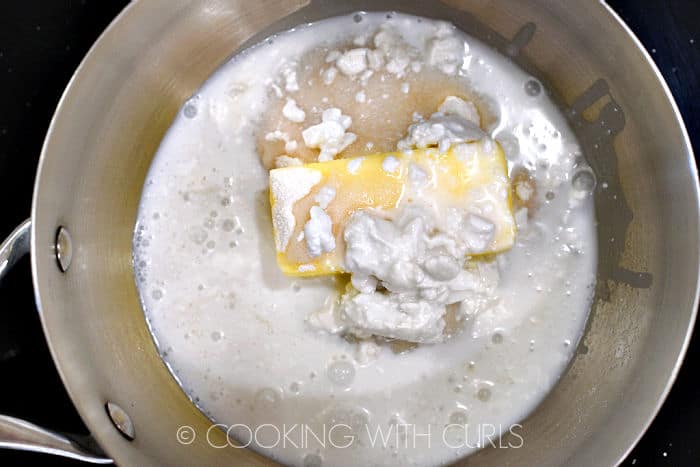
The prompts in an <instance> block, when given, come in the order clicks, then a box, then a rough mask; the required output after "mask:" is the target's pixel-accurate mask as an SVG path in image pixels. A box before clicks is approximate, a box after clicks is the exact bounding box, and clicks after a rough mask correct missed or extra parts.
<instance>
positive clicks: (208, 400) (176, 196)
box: [134, 13, 596, 465]
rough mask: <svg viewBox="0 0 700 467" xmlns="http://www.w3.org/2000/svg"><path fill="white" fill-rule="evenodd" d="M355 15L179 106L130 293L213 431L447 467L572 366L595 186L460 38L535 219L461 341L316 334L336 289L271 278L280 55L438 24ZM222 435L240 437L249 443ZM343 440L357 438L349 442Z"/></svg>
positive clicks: (228, 74) (511, 72)
mask: <svg viewBox="0 0 700 467" xmlns="http://www.w3.org/2000/svg"><path fill="white" fill-rule="evenodd" d="M360 19H361V21H359V22H358V21H357V15H355V17H353V16H347V17H340V18H334V19H329V20H326V21H322V22H319V23H315V24H313V25H308V26H304V27H300V28H298V29H297V30H293V31H291V32H288V33H284V34H281V35H279V36H277V37H275V38H274V41H273V42H272V43H269V42H266V43H263V44H261V45H259V46H256V47H254V48H253V49H250V50H248V51H246V52H243V53H241V54H239V55H237V56H236V57H234V58H233V59H232V60H231V61H230V62H229V63H227V64H226V65H225V66H223V67H222V68H221V69H220V70H219V71H218V72H217V73H216V74H215V75H213V76H212V77H211V78H210V79H209V80H208V81H207V82H206V83H205V85H204V86H203V87H202V88H201V89H200V91H199V92H198V93H197V94H196V95H195V96H194V97H193V98H191V99H190V100H189V101H188V102H187V103H186V104H185V105H184V106H183V108H182V110H181V112H180V113H179V115H178V117H177V119H176V120H175V122H174V123H173V125H172V127H171V129H170V131H169V132H168V134H167V136H166V137H165V139H164V140H163V142H162V144H161V147H160V149H159V151H158V153H157V154H156V157H155V159H154V161H153V165H152V167H151V170H150V173H149V175H148V179H147V184H146V187H145V189H144V192H143V197H142V201H141V206H140V210H139V220H138V225H137V228H136V232H135V236H134V266H135V271H136V275H137V284H138V288H139V291H140V294H141V299H142V301H143V304H144V309H145V313H146V317H147V319H148V322H149V324H150V326H151V329H152V332H153V335H154V338H155V339H156V342H157V344H158V346H159V349H160V350H161V352H162V355H163V358H164V360H165V362H166V363H167V364H168V365H169V367H170V368H171V370H172V371H173V373H174V374H175V375H176V377H177V378H178V380H179V381H180V383H181V384H182V386H183V388H184V389H185V391H186V392H187V393H188V394H189V395H190V396H191V397H192V399H193V400H194V401H195V403H197V404H198V405H199V406H200V408H201V409H202V410H203V411H204V412H205V413H206V414H207V415H209V416H210V417H211V418H212V419H213V420H215V421H216V422H218V423H221V424H224V425H233V424H245V425H248V426H249V427H251V429H252V430H255V427H256V426H260V425H263V424H272V425H275V426H276V427H278V429H279V430H280V431H281V430H282V429H283V426H285V425H286V427H287V428H289V427H291V426H292V425H294V424H299V425H302V427H303V426H306V427H307V428H308V429H310V430H313V431H314V433H315V434H316V435H318V436H319V437H320V436H321V434H322V433H323V432H324V429H325V432H326V435H327V442H326V443H325V445H326V447H325V448H323V446H322V445H321V444H320V443H319V442H316V440H315V439H314V438H313V437H310V438H308V437H307V442H306V443H303V442H300V438H299V436H300V435H299V432H298V431H296V432H294V433H296V435H294V433H292V436H297V438H294V439H295V440H296V444H297V445H298V446H300V447H295V446H294V445H292V444H290V443H286V446H284V445H283V444H284V443H282V442H275V441H276V439H277V436H278V433H275V431H274V430H272V429H262V430H259V431H258V432H257V440H254V441H257V443H259V444H262V445H274V446H275V447H272V448H269V449H262V448H260V447H258V449H260V450H261V452H263V453H264V454H266V455H269V456H271V457H273V458H275V459H276V460H278V461H280V462H283V463H285V464H296V465H318V464H319V462H320V463H323V464H325V465H358V464H359V465H362V464H368V465H380V464H387V463H390V464H397V465H409V464H415V465H435V464H441V463H446V462H450V461H454V460H456V459H458V458H460V457H462V456H464V455H466V454H468V453H469V452H472V451H474V450H475V449H476V445H477V442H478V441H479V440H480V439H481V438H480V436H481V435H483V431H484V430H483V427H485V426H493V427H495V429H496V430H497V431H499V427H500V429H502V430H504V431H508V427H509V426H510V425H511V424H513V423H516V422H518V421H519V420H521V419H523V418H524V417H525V416H526V415H527V414H528V413H529V412H530V411H532V410H533V409H534V408H535V406H536V405H537V404H538V403H539V402H540V401H541V400H542V399H543V397H544V396H545V395H546V393H547V392H548V391H549V390H550V389H551V388H552V386H553V385H554V383H555V382H556V381H557V379H558V378H559V376H560V375H561V373H562V371H563V370H564V368H565V367H566V365H567V363H568V361H569V360H570V358H571V356H572V354H573V351H574V349H575V347H576V343H577V342H578V339H579V337H580V335H581V332H582V330H583V327H584V324H585V319H586V316H587V313H588V309H589V305H590V299H591V293H592V287H591V286H592V284H593V281H594V278H595V266H596V264H595V262H596V244H595V231H594V229H595V227H594V216H593V206H592V200H591V197H590V193H589V192H590V190H591V189H592V184H593V183H594V180H593V179H591V180H589V181H590V183H579V182H580V180H581V178H582V177H587V176H589V175H588V172H585V173H584V175H581V173H583V172H581V171H582V170H585V167H582V166H581V162H580V157H579V156H580V154H579V147H578V145H577V143H576V140H575V138H574V136H573V134H572V132H571V131H570V129H569V128H568V127H567V125H566V122H565V120H564V118H563V117H562V116H561V114H560V113H559V111H558V110H557V108H556V107H555V106H554V104H553V103H552V102H551V101H550V100H549V99H548V98H547V96H546V94H545V93H544V92H543V91H542V90H541V85H539V83H537V82H535V81H532V78H531V77H529V76H528V75H527V74H525V73H524V72H523V71H522V70H520V69H519V68H517V67H516V66H514V65H513V64H512V63H511V62H509V61H508V60H507V59H506V58H504V57H502V56H500V55H498V54H497V53H496V52H494V51H492V50H491V49H489V48H488V47H486V46H485V45H483V44H481V43H479V42H478V41H477V40H475V39H473V38H471V37H468V36H466V35H463V34H461V33H460V36H459V37H461V38H463V40H464V41H465V42H466V43H468V45H469V54H470V55H471V56H472V59H471V65H470V67H469V69H468V70H466V71H464V72H463V73H462V75H463V78H462V79H463V80H464V83H465V89H470V88H471V89H472V90H474V91H476V92H477V93H478V94H479V95H480V96H482V97H484V98H486V99H488V100H489V101H490V102H491V103H492V105H493V107H494V109H495V111H496V114H497V115H498V118H497V119H496V123H495V124H494V125H492V127H491V128H490V134H491V136H492V137H493V138H495V139H497V140H499V141H500V142H501V144H502V145H503V147H504V150H505V151H506V155H507V157H508V159H509V166H510V167H511V168H512V167H513V166H517V165H519V166H523V167H525V168H527V169H528V170H530V171H531V174H532V175H533V176H534V178H535V180H536V183H537V195H536V196H537V204H538V208H537V209H536V210H531V212H530V218H529V219H528V218H527V217H526V216H523V215H522V214H521V215H520V217H519V223H520V225H519V227H520V229H519V233H518V238H517V243H516V246H515V247H514V248H513V249H512V250H511V251H510V252H508V253H506V254H504V255H502V257H501V258H500V259H499V266H500V272H501V282H500V285H499V288H498V293H497V295H498V299H499V302H498V304H497V306H494V307H492V308H490V309H489V310H488V311H487V312H485V313H483V314H481V315H479V316H477V317H474V318H473V319H472V320H471V321H470V322H468V323H467V324H466V331H465V332H464V333H463V334H462V335H460V336H458V337H456V338H454V339H452V340H450V341H448V342H446V343H443V344H439V345H423V346H419V347H417V348H415V349H413V350H411V351H408V352H404V353H395V352H392V351H391V350H390V349H389V348H382V349H381V350H380V352H379V354H378V355H374V353H375V352H376V350H377V349H376V348H369V349H368V348H367V347H366V346H365V347H363V346H358V345H357V344H356V343H353V342H349V341H347V340H344V339H342V338H340V337H338V336H336V335H329V334H326V333H323V332H319V331H315V330H313V329H312V328H311V327H309V326H308V324H307V323H306V322H305V320H306V318H307V316H308V315H309V313H310V312H312V311H314V310H315V309H317V308H318V307H319V306H321V305H322V304H323V303H324V301H326V300H329V299H332V298H333V297H334V296H335V295H336V294H337V290H336V289H337V287H338V284H336V281H335V279H334V278H330V277H329V278H320V279H312V280H293V279H290V278H287V277H285V276H284V275H283V274H282V273H281V272H280V271H279V270H278V269H277V265H276V261H275V247H274V240H273V238H272V230H271V223H270V218H269V215H270V214H269V204H268V191H267V182H268V176H267V170H266V169H265V168H264V167H263V166H262V165H261V162H260V158H259V156H258V154H257V153H256V129H257V125H258V122H259V120H260V118H261V115H262V113H263V112H264V111H265V109H266V106H267V105H268V102H269V101H268V91H269V88H268V86H269V83H270V79H272V78H274V77H275V76H276V75H277V74H278V73H279V72H280V67H281V63H283V62H284V59H286V60H288V61H289V60H296V59H298V58H299V57H300V56H301V55H303V54H304V53H306V52H308V51H310V50H312V49H314V48H317V47H322V46H328V45H332V44H335V43H340V42H343V43H344V42H347V41H349V40H352V38H353V37H355V36H358V35H361V34H363V33H365V32H369V31H373V30H375V29H376V28H377V27H378V26H379V25H380V24H381V23H382V22H385V21H390V22H392V23H393V24H394V26H395V27H396V28H397V29H398V30H399V31H400V32H401V33H402V35H403V36H404V37H405V39H406V40H407V41H409V42H411V43H416V44H418V43H420V41H421V38H425V37H427V36H429V35H430V34H432V33H433V31H434V29H435V23H434V22H433V21H430V20H427V19H420V20H419V19H417V18H415V17H411V16H406V15H400V14H394V15H393V16H392V18H391V19H387V17H386V15H385V14H380V13H373V14H363V15H361V17H360ZM267 78H269V79H267ZM533 83H534V84H533ZM358 102H359V101H358ZM573 180H578V182H576V183H573V184H572V181H573ZM402 424H405V425H402ZM449 424H453V425H460V426H462V427H465V426H466V430H465V428H461V429H454V426H453V427H452V428H450V429H447V430H446V429H445V426H446V425H449ZM339 425H341V426H342V427H341V428H338V429H337V430H336V431H335V435H334V437H335V438H334V440H333V441H334V442H330V438H332V437H333V435H331V434H330V433H329V430H330V428H332V427H333V426H339ZM392 427H393V428H392ZM378 429H380V430H382V433H384V434H385V435H386V434H388V435H389V436H387V437H386V440H384V439H383V438H381V437H379V438H378V437H377V436H376V434H377V433H378V432H377V430H378ZM488 431H490V429H489V430H487V432H488ZM516 431H517V428H516ZM426 433H430V436H421V434H422V435H425V434H426ZM232 434H234V435H237V436H239V437H240V438H241V440H242V441H243V442H248V441H249V440H248V439H247V438H248V435H249V433H248V432H247V431H246V430H243V429H239V430H234V431H233V432H232ZM174 435H175V434H173V436H174ZM348 435H350V436H352V439H353V442H352V443H351V445H350V446H348V447H341V446H344V445H345V444H346V440H348V439H349V438H346V436H348ZM428 441H429V442H430V446H429V447H428ZM333 445H335V446H336V447H333ZM252 446H255V442H253V444H252Z"/></svg>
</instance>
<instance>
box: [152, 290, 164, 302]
mask: <svg viewBox="0 0 700 467" xmlns="http://www.w3.org/2000/svg"><path fill="white" fill-rule="evenodd" d="M151 297H153V300H160V299H161V298H163V291H162V290H160V289H154V290H153V292H151Z"/></svg>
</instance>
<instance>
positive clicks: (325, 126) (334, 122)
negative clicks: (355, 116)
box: [302, 108, 357, 162]
mask: <svg viewBox="0 0 700 467" xmlns="http://www.w3.org/2000/svg"><path fill="white" fill-rule="evenodd" d="M350 125H352V118H351V117H350V116H348V115H343V113H342V112H341V110H340V109H337V108H331V109H327V110H325V111H324V112H323V115H322V117H321V123H319V124H318V125H313V126H310V127H309V128H307V129H306V130H304V131H303V132H302V137H303V138H304V143H305V144H306V146H307V147H309V148H313V149H320V150H321V152H320V154H319V155H318V160H319V162H325V161H330V160H333V158H335V156H336V155H337V154H339V153H340V152H342V151H343V150H344V149H345V148H347V147H348V146H350V145H351V144H352V143H354V142H355V140H356V139H357V135H355V134H354V133H349V132H346V130H347V129H349V128H350Z"/></svg>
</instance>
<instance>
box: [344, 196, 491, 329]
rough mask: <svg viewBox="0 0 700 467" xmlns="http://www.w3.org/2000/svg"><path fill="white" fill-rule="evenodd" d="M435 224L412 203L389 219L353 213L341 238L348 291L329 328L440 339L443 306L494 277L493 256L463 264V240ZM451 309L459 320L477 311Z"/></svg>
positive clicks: (483, 288)
mask: <svg viewBox="0 0 700 467" xmlns="http://www.w3.org/2000/svg"><path fill="white" fill-rule="evenodd" d="M437 225H438V224H437V222H436V221H435V220H434V219H433V214H432V213H431V212H429V211H427V210H426V209H425V208H423V207H421V206H419V205H412V206H408V207H406V208H405V209H402V210H401V212H400V213H399V216H398V217H397V218H396V219H392V220H387V219H383V218H382V217H381V216H380V215H376V214H373V213H371V212H365V211H360V212H358V213H356V214H355V215H354V216H353V218H352V220H351V221H350V223H349V224H348V226H347V227H346V229H345V234H344V237H345V242H346V245H347V246H346V248H347V251H346V256H345V263H346V268H347V270H348V271H350V272H352V279H351V281H352V285H353V287H354V289H355V290H354V291H352V292H349V293H346V294H345V295H344V296H343V297H342V298H341V301H340V306H339V308H338V309H337V310H332V311H331V312H332V313H334V314H335V316H336V317H337V320H338V321H339V323H333V324H332V329H334V330H335V332H346V333H350V334H353V335H355V336H357V337H369V336H381V337H387V338H392V339H401V340H405V341H409V342H422V343H435V342H441V341H443V340H444V339H445V337H446V336H445V335H444V331H445V313H446V311H447V308H446V307H447V305H450V304H457V303H461V302H463V301H464V300H466V299H467V298H469V297H470V296H472V295H474V294H489V293H493V291H494V290H495V287H496V285H497V283H498V272H497V269H496V266H495V263H483V264H479V265H474V266H473V267H471V268H465V267H464V266H465V258H466V253H467V251H468V247H467V245H466V244H465V243H464V242H463V241H462V240H461V239H460V238H459V236H456V235H455V232H442V231H439V230H437V231H436V229H437ZM486 271H489V272H488V273H486ZM378 286H381V288H382V290H377V288H378ZM472 302H473V303H474V301H472ZM457 312H458V313H457V316H455V318H456V319H457V320H462V319H463V318H464V317H465V316H466V315H467V314H469V315H472V314H475V313H478V312H479V310H478V309H465V308H462V309H458V310H457Z"/></svg>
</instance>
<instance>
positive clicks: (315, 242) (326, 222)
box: [304, 206, 335, 258]
mask: <svg viewBox="0 0 700 467" xmlns="http://www.w3.org/2000/svg"><path fill="white" fill-rule="evenodd" d="M310 213H311V218H310V219H309V220H308V222H307V223H306V225H304V239H305V240H306V248H307V250H308V252H309V256H311V257H312V258H315V257H317V256H321V254H323V253H328V252H331V251H333V250H334V249H335V237H334V236H333V221H332V220H331V218H330V216H329V215H328V214H326V211H324V210H323V209H322V208H321V207H319V206H313V207H312V208H311V211H310Z"/></svg>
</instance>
